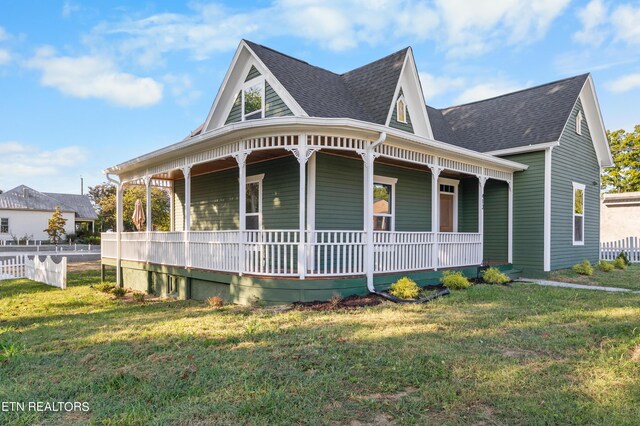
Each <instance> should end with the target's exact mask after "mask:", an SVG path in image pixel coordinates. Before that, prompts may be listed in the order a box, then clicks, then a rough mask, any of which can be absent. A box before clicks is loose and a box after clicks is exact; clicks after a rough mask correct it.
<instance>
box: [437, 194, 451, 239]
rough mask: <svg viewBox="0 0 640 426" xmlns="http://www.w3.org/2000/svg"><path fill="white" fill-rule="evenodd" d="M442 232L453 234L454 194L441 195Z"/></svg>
mask: <svg viewBox="0 0 640 426" xmlns="http://www.w3.org/2000/svg"><path fill="white" fill-rule="evenodd" d="M440 232H453V194H440Z"/></svg>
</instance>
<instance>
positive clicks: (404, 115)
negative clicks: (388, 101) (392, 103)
mask: <svg viewBox="0 0 640 426" xmlns="http://www.w3.org/2000/svg"><path fill="white" fill-rule="evenodd" d="M400 102H402V116H403V117H404V120H400ZM396 120H397V121H398V123H404V124H407V101H405V100H404V96H400V97H399V98H398V100H397V101H396Z"/></svg>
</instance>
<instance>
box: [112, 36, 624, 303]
mask: <svg viewBox="0 0 640 426" xmlns="http://www.w3.org/2000/svg"><path fill="white" fill-rule="evenodd" d="M422 93H423V92H422V88H421V86H420V81H419V78H418V70H417V69H416V65H415V62H414V58H413V54H412V51H411V48H406V49H403V50H401V51H399V52H396V53H394V54H392V55H389V56H387V57H385V58H382V59H380V60H377V61H375V62H373V63H370V64H368V65H365V66H362V67H360V68H357V69H354V70H352V71H349V72H346V73H343V74H336V73H334V72H331V71H328V70H325V69H322V68H319V67H315V66H313V65H310V64H308V63H306V62H303V61H301V60H298V59H295V58H292V57H290V56H287V55H285V54H282V53H279V52H276V51H274V50H272V49H269V48H267V47H264V46H261V45H258V44H255V43H252V42H249V41H242V42H241V43H240V45H239V47H238V49H237V51H236V54H235V56H234V58H233V62H232V63H231V66H230V68H229V70H228V72H227V74H226V76H225V78H224V81H223V83H222V87H221V88H220V90H219V92H218V94H217V96H216V98H215V101H214V102H213V106H212V108H211V111H210V112H209V115H208V116H207V118H206V120H205V122H204V123H203V124H202V125H201V126H200V127H199V128H198V129H196V130H195V131H193V132H192V133H191V134H190V135H189V136H188V137H186V138H185V139H184V140H182V141H179V142H177V143H176V144H174V145H170V146H167V147H165V148H162V149H159V150H157V151H154V152H151V153H148V154H145V155H142V156H140V157H137V158H135V159H132V160H130V161H126V162H124V163H122V164H119V165H117V166H114V167H111V168H109V169H107V170H106V171H105V172H106V173H107V175H108V176H109V178H110V179H111V180H112V181H114V182H116V183H117V185H118V230H117V232H112V233H105V234H103V235H102V242H103V243H102V263H103V264H104V265H113V266H117V271H118V275H117V276H118V278H117V279H118V283H119V284H121V285H125V286H127V287H131V288H134V289H138V290H142V291H149V292H154V293H157V294H161V295H171V294H173V295H176V296H177V297H181V298H195V299H205V298H207V297H210V296H214V295H220V296H222V297H224V298H226V299H227V300H229V301H234V302H239V303H244V302H247V301H250V300H252V299H255V298H258V299H260V300H262V301H264V302H266V303H279V302H290V301H307V300H323V299H325V300H326V299H328V298H330V297H332V296H333V295H334V294H338V295H342V296H346V295H350V294H365V293H367V292H368V291H375V290H379V289H384V288H386V287H388V286H389V285H390V284H391V283H393V282H394V281H395V280H397V279H398V278H399V277H402V276H409V277H412V278H414V279H415V280H417V281H418V282H419V283H421V284H428V283H435V282H437V281H438V279H439V277H440V274H441V272H442V270H445V269H452V268H453V269H460V270H464V271H465V273H467V274H469V275H475V274H476V273H477V270H478V266H480V265H484V264H492V265H501V267H502V268H503V269H505V270H509V271H511V273H512V274H520V275H522V276H528V277H529V276H530V277H535V276H544V275H545V274H547V273H548V272H549V271H552V270H555V269H559V268H566V267H569V266H571V265H572V264H574V263H577V262H579V261H581V260H583V259H589V260H591V261H596V260H597V259H598V248H599V240H598V238H599V229H598V228H599V188H600V184H599V181H600V169H601V168H602V167H607V166H611V164H612V159H611V154H610V152H609V149H608V145H607V140H606V135H605V128H604V125H603V122H602V117H601V114H600V110H599V106H598V101H597V98H596V94H595V90H594V84H593V80H592V78H591V76H590V75H588V74H587V75H580V76H576V77H572V78H568V79H565V80H561V81H556V82H553V83H549V84H545V85H542V86H538V87H533V88H530V89H526V90H522V91H519V92H515V93H509V94H505V95H503V96H499V97H496V98H492V99H487V100H483V101H480V102H474V103H471V104H466V105H459V106H453V107H450V108H444V109H436V108H432V107H430V106H428V105H426V104H425V101H424V98H423V94H422ZM126 185H146V188H147V191H148V192H147V193H149V192H150V191H151V188H152V187H153V186H159V187H163V188H165V189H166V190H168V191H170V193H171V231H170V232H156V231H150V230H151V229H153V226H152V219H153V218H152V217H151V215H150V213H149V212H150V209H149V206H147V209H146V211H147V228H148V229H149V230H148V231H142V232H122V190H123V188H124V187H125V186H126ZM147 198H148V199H149V197H147Z"/></svg>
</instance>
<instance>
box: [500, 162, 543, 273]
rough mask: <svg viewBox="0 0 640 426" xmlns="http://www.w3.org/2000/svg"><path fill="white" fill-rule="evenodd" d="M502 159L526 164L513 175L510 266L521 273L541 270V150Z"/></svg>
mask: <svg viewBox="0 0 640 426" xmlns="http://www.w3.org/2000/svg"><path fill="white" fill-rule="evenodd" d="M505 158H507V159H509V160H512V161H517V162H519V163H523V164H527V165H528V166H529V169H527V170H525V171H522V172H517V173H514V175H513V265H514V267H515V268H517V269H520V270H522V272H523V276H538V275H542V274H543V270H544V151H536V152H529V153H525V154H518V155H510V156H506V157H505Z"/></svg>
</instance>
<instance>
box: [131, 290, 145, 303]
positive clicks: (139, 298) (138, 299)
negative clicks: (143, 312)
mask: <svg viewBox="0 0 640 426" xmlns="http://www.w3.org/2000/svg"><path fill="white" fill-rule="evenodd" d="M144 296H145V295H144V293H138V292H135V293H133V300H135V301H136V302H138V303H144Z"/></svg>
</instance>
